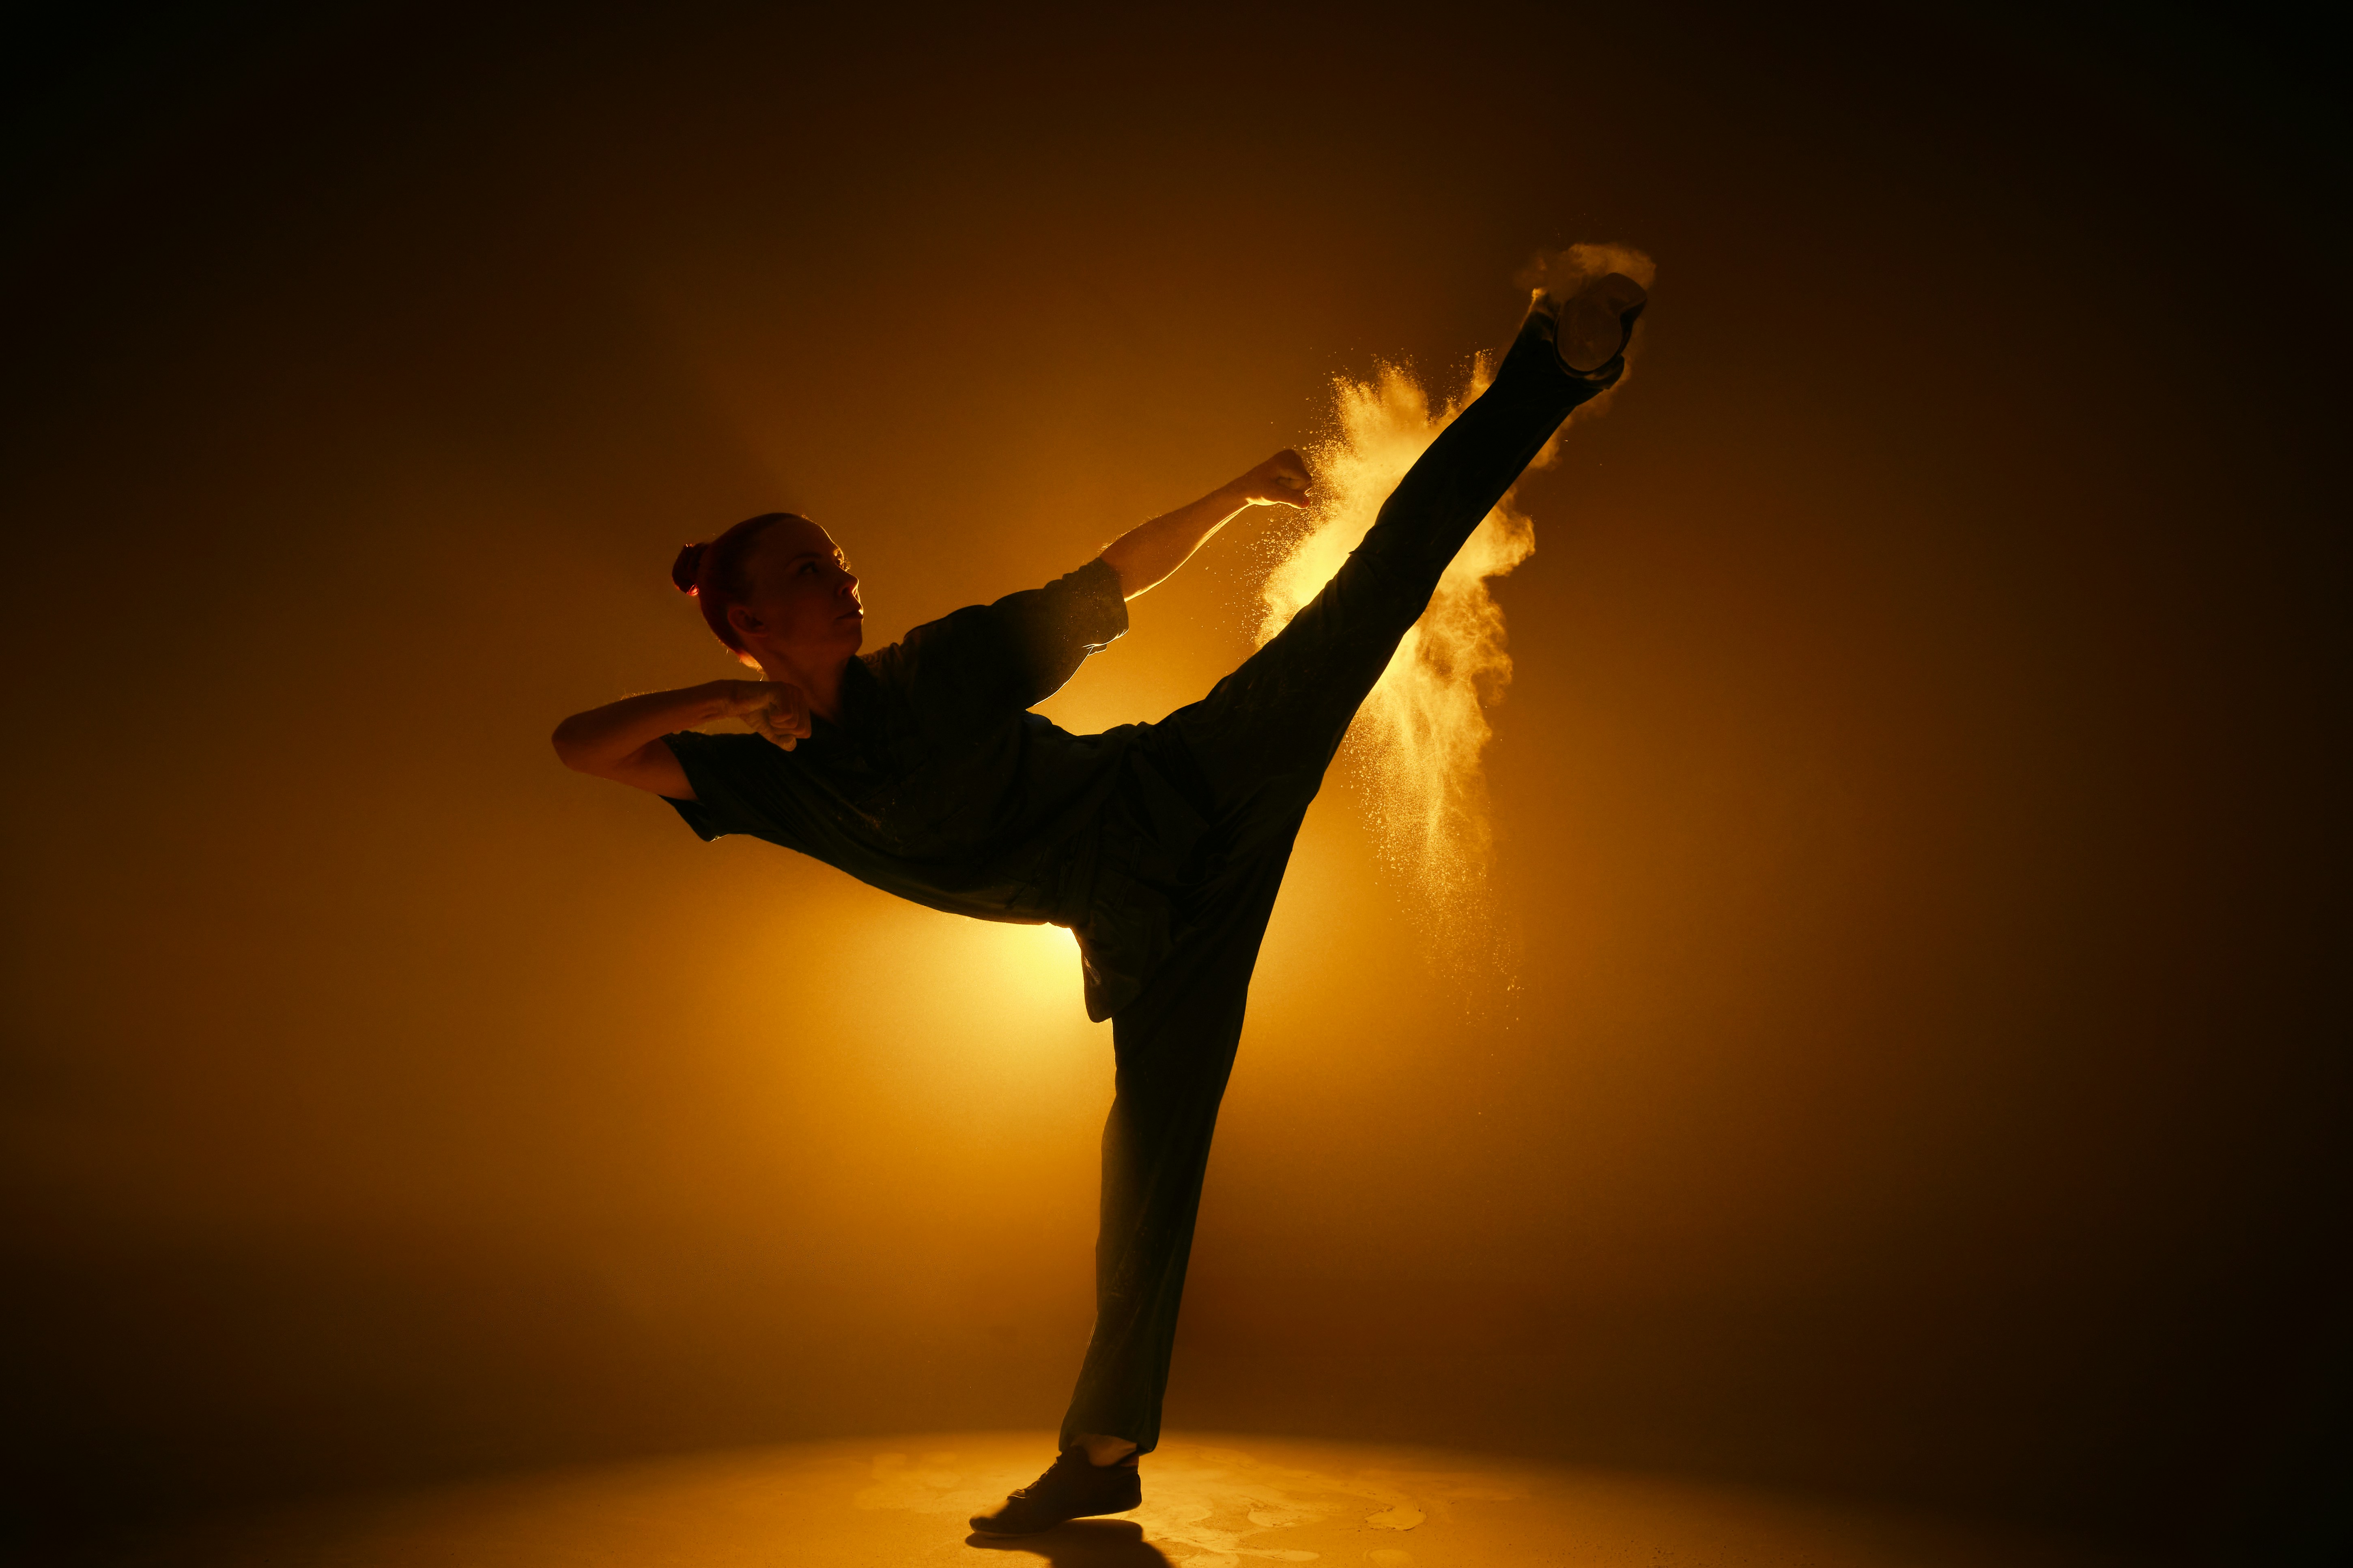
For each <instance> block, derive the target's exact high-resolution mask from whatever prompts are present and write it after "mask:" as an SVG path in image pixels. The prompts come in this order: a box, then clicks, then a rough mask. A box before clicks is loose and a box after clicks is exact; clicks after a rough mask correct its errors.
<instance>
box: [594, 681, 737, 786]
mask: <svg viewBox="0 0 2353 1568" xmlns="http://www.w3.org/2000/svg"><path fill="white" fill-rule="evenodd" d="M766 684H767V683H766V682H765V681H758V680H712V681H706V682H704V683H703V684H702V685H701V686H690V687H687V688H685V689H683V690H679V691H649V692H646V693H645V694H644V695H642V696H638V697H624V698H622V699H621V700H619V701H618V702H607V703H606V704H605V706H603V707H602V708H591V709H589V710H587V711H586V713H575V714H574V715H572V717H571V718H569V719H566V720H565V721H564V722H563V723H561V724H558V725H557V726H556V727H555V735H554V742H555V754H556V755H557V756H558V757H560V758H562V759H563V762H564V765H565V767H567V768H570V769H572V770H573V771H574V772H575V773H589V774H592V775H594V776H595V777H596V778H600V779H611V780H613V781H614V782H615V783H616V784H631V785H634V786H635V787H637V788H638V789H642V790H650V791H652V792H653V793H654V794H656V795H668V796H670V798H671V799H673V800H692V799H693V798H694V786H693V785H691V784H688V783H687V782H686V770H685V769H683V768H681V767H680V766H679V765H678V758H676V757H675V756H673V755H671V754H670V748H669V747H668V746H665V745H663V744H662V741H661V738H662V737H663V736H664V735H667V734H669V733H670V732H671V731H676V730H689V729H692V728H693V727H694V726H695V725H697V724H705V723H708V722H710V721H712V720H713V719H733V718H738V717H740V716H742V715H743V714H744V713H745V712H747V711H750V710H752V708H754V707H759V706H765V704H766V703H767V702H769V701H770V700H772V698H771V697H769V696H767V695H760V696H756V697H754V698H752V699H750V700H747V698H746V696H745V693H744V688H745V687H752V688H754V689H757V688H762V687H765V686H766Z"/></svg>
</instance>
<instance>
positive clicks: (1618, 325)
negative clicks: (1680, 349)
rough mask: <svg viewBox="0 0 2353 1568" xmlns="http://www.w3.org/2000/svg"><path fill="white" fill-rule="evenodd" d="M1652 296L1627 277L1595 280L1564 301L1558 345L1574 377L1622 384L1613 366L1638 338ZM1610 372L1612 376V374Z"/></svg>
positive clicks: (1612, 274) (1614, 274) (1559, 316)
mask: <svg viewBox="0 0 2353 1568" xmlns="http://www.w3.org/2000/svg"><path fill="white" fill-rule="evenodd" d="M1650 301H1651V297H1650V295H1649V294H1647V293H1645V292H1644V291H1643V289H1642V286H1641V284H1640V283H1637V282H1635V281H1634V280H1633V279H1631V278H1629V277H1627V276H1626V275H1625V274H1624V273H1623V272H1610V273H1606V274H1604V275H1603V276H1601V277H1599V278H1597V279H1594V280H1593V281H1592V282H1590V283H1588V284H1587V285H1586V286H1585V287H1584V288H1582V289H1578V290H1577V292H1576V293H1575V294H1572V295H1570V296H1569V297H1568V298H1567V299H1566V300H1562V301H1561V302H1560V310H1559V313H1558V314H1557V315H1556V316H1555V317H1554V320H1555V321H1556V322H1558V324H1559V326H1558V331H1557V334H1556V337H1555V339H1554V342H1555V343H1556V345H1557V346H1558V348H1559V350H1560V363H1562V364H1564V365H1566V366H1567V367H1568V373H1569V374H1571V375H1574V376H1577V377H1580V378H1582V379H1584V380H1587V381H1593V382H1600V383H1602V384H1608V383H1609V382H1612V381H1615V380H1617V379H1618V377H1617V374H1616V373H1615V372H1613V371H1610V366H1611V364H1612V363H1615V362H1616V360H1617V359H1618V356H1619V355H1620V354H1622V353H1625V352H1626V344H1627V343H1628V342H1630V340H1631V339H1632V338H1633V336H1634V318H1635V317H1637V316H1640V315H1641V313H1642V307H1643V306H1644V305H1647V304H1649V303H1650ZM1604 373H1608V374H1606V375H1605V374H1604Z"/></svg>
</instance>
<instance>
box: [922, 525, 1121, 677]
mask: <svg viewBox="0 0 2353 1568" xmlns="http://www.w3.org/2000/svg"><path fill="white" fill-rule="evenodd" d="M1126 630H1127V601H1126V599H1125V598H1124V597H1123V596H1122V595H1121V594H1120V591H1119V574H1118V573H1117V572H1114V571H1113V570H1112V568H1111V565H1110V563H1108V562H1106V561H1104V560H1103V559H1102V558H1101V557H1100V556H1098V557H1097V558H1096V559H1094V560H1092V561H1090V562H1088V563H1086V564H1085V565H1084V566H1082V567H1080V568H1079V569H1078V570H1077V571H1075V572H1072V573H1070V574H1068V575H1065V576H1061V577H1058V578H1056V579H1055V580H1054V581H1053V582H1051V583H1049V584H1046V585H1045V586H1044V587H1042V588H1029V589H1024V590H1023V591H1022V592H1020V593H1018V594H1008V595H1006V596H1005V597H1004V598H1002V599H999V600H997V602H996V603H995V604H993V605H974V606H972V607H971V608H969V609H963V610H958V611H956V612H955V614H954V615H951V616H944V617H942V618H941V619H939V620H936V621H934V622H932V623H931V624H930V625H928V626H917V627H916V628H915V629H914V630H913V631H912V632H909V633H908V634H907V637H906V639H905V641H904V642H902V644H901V645H900V647H901V648H902V650H903V652H904V655H905V658H906V663H907V665H908V667H909V671H910V673H912V674H913V676H914V677H915V679H916V681H917V683H918V684H919V685H920V686H922V687H923V688H926V689H931V690H934V691H942V692H953V693H954V694H955V697H956V698H957V699H958V700H962V701H965V702H977V703H981V704H984V705H987V706H997V705H1002V706H1005V707H1010V708H1017V709H1018V708H1029V707H1032V706H1034V705H1035V704H1037V703H1039V702H1043V701H1044V700H1046V699H1047V698H1049V697H1051V696H1052V695H1053V694H1054V693H1055V692H1057V691H1059V690H1060V689H1062V686H1063V685H1064V683H1065V682H1067V681H1068V680H1069V679H1071V676H1073V675H1075V674H1077V673H1078V668H1079V666H1080V665H1081V664H1082V663H1084V662H1085V661H1086V657H1087V655H1089V654H1091V653H1096V652H1099V651H1101V650H1102V649H1103V648H1104V647H1108V646H1110V644H1111V643H1112V642H1113V641H1114V640H1116V639H1117V638H1118V637H1121V636H1123V635H1124V633H1125V632H1126Z"/></svg>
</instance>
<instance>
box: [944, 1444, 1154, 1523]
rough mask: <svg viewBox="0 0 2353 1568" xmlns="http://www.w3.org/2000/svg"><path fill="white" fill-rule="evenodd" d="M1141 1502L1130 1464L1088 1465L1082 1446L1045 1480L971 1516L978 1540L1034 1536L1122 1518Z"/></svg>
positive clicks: (1064, 1452)
mask: <svg viewBox="0 0 2353 1568" xmlns="http://www.w3.org/2000/svg"><path fill="white" fill-rule="evenodd" d="M1143 1503H1144V1482H1143V1480H1142V1479H1141V1478H1139V1477H1138V1476H1137V1474H1136V1471H1135V1461H1134V1459H1132V1458H1131V1459H1124V1460H1122V1461H1121V1462H1120V1463H1118V1464H1116V1465H1091V1464H1089V1463H1087V1451H1086V1449H1084V1448H1083V1447H1076V1448H1065V1449H1063V1450H1062V1452H1061V1454H1060V1456H1059V1457H1057V1458H1056V1459H1055V1460H1054V1462H1053V1464H1052V1465H1051V1466H1050V1467H1049V1468H1047V1471H1046V1473H1045V1474H1044V1475H1042V1476H1039V1478H1038V1479H1036V1480H1034V1481H1031V1482H1030V1483H1029V1485H1028V1486H1026V1487H1023V1488H1022V1489H1020V1490H1019V1491H1018V1492H1015V1493H1014V1494H1013V1495H1012V1496H1011V1497H1009V1498H1007V1499H1006V1500H1005V1501H1004V1502H1003V1503H1001V1504H999V1505H998V1506H997V1507H996V1508H993V1509H991V1510H988V1511H987V1513H976V1514H974V1515H973V1516H972V1528H973V1530H974V1531H975V1532H976V1533H977V1534H981V1535H1035V1534H1037V1533H1038V1532H1039V1531H1041V1530H1051V1529H1053V1528H1054V1526H1056V1525H1058V1524H1060V1523H1061V1522H1062V1521H1065V1520H1071V1519H1092V1518H1094V1517H1095V1516H1096V1515H1097V1514H1104V1513H1125V1512H1126V1511H1127V1510H1129V1509H1132V1508H1139V1507H1141V1506H1143Z"/></svg>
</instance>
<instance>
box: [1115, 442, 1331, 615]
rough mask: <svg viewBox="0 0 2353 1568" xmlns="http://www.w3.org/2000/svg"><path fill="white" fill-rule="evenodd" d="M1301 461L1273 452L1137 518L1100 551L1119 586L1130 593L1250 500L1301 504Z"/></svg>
mask: <svg viewBox="0 0 2353 1568" xmlns="http://www.w3.org/2000/svg"><path fill="white" fill-rule="evenodd" d="M1308 485H1309V480H1308V477H1307V465H1306V464H1305V463H1304V462H1303V461H1301V459H1300V456H1299V454H1298V453H1296V452H1293V451H1291V450H1288V449H1285V450H1283V451H1281V452H1277V453H1276V454H1275V455H1274V456H1273V457H1271V458H1268V459H1267V460H1266V461H1265V462H1263V463H1261V464H1260V465H1259V466H1258V467H1257V468H1252V469H1251V470H1250V472H1249V473H1247V474H1244V475H1243V476H1242V477H1241V478H1240V479H1236V480H1234V481H1233V482H1232V483H1230V484H1226V485H1220V486H1219V487H1218V488H1217V489H1214V490H1211V491H1210V492H1209V493H1208V495H1205V496H1203V497H1202V498H1201V499H1200V500H1197V501H1195V502H1194V503H1193V504H1192V505H1190V506H1180V507H1178V508H1177V509H1176V510H1175V511H1172V512H1170V513H1168V514H1167V515H1166V517H1155V518H1154V519H1153V520H1152V521H1150V522H1141V523H1138V524H1136V525H1135V526H1134V528H1131V529H1129V530H1128V531H1126V532H1125V533H1123V534H1121V535H1120V536H1119V537H1118V538H1117V539H1114V540H1113V541H1112V542H1111V544H1110V545H1109V546H1108V547H1107V548H1106V549H1105V550H1104V551H1103V560H1104V561H1105V562H1106V563H1109V565H1110V566H1111V569H1112V570H1113V571H1114V572H1116V573H1118V574H1119V591H1120V595H1121V596H1122V597H1124V598H1129V599H1133V598H1134V597H1135V596H1136V595H1139V594H1141V593H1143V592H1144V591H1145V589H1147V588H1149V587H1151V586H1152V585H1153V584H1155V583H1159V582H1162V581H1164V580H1165V579H1166V578H1167V576H1168V575H1169V574H1171V573H1173V572H1175V571H1176V568H1178V567H1179V566H1182V565H1184V564H1185V563H1186V562H1187V561H1188V560H1190V559H1191V558H1192V555H1193V552H1195V551H1196V550H1198V549H1200V548H1201V546H1202V545H1204V544H1206V543H1208V540H1209V535H1211V534H1213V533H1215V532H1217V531H1218V530H1219V529H1221V528H1223V527H1225V526H1226V524H1228V523H1229V522H1231V521H1233V520H1234V519H1235V518H1237V517H1239V516H1240V515H1241V514H1242V512H1243V511H1245V510H1248V509H1249V508H1250V507H1254V506H1297V507H1303V506H1305V505H1306V504H1307V502H1308V500H1309V499H1310V496H1309V489H1308Z"/></svg>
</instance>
